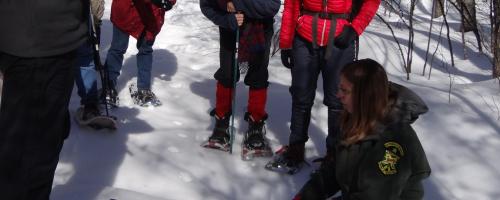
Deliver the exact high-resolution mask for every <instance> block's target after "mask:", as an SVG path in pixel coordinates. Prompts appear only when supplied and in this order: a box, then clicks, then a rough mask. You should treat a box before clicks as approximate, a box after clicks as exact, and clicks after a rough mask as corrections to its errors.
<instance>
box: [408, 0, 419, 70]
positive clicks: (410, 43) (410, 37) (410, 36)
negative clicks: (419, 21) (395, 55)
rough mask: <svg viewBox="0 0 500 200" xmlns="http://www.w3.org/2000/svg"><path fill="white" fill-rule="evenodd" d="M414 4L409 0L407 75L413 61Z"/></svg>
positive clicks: (414, 2)
mask: <svg viewBox="0 0 500 200" xmlns="http://www.w3.org/2000/svg"><path fill="white" fill-rule="evenodd" d="M416 2H417V1H416V0H411V6H410V28H409V34H408V55H407V64H406V67H407V69H408V71H407V72H408V73H411V63H412V61H413V38H414V36H415V35H414V31H413V12H414V11H415V4H416Z"/></svg>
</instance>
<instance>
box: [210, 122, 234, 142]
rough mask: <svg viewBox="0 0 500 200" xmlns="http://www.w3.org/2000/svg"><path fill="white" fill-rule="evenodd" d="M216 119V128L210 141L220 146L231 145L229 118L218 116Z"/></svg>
mask: <svg viewBox="0 0 500 200" xmlns="http://www.w3.org/2000/svg"><path fill="white" fill-rule="evenodd" d="M214 117H215V127H214V130H213V131H212V135H211V136H210V137H209V138H208V140H209V141H211V142H216V143H220V144H229V139H230V136H229V130H228V129H229V117H224V118H219V117H218V116H217V115H215V116H214Z"/></svg>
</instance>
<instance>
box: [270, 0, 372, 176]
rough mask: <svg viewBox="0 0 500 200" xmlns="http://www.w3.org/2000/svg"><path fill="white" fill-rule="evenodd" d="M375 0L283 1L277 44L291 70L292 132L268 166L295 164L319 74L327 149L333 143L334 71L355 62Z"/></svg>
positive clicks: (292, 166)
mask: <svg viewBox="0 0 500 200" xmlns="http://www.w3.org/2000/svg"><path fill="white" fill-rule="evenodd" d="M379 4H380V0H285V5H284V11H283V17H282V21H281V32H280V41H279V45H280V49H281V60H282V63H283V65H284V66H285V67H288V68H291V72H292V84H291V87H290V93H291V95H292V116H291V125H290V130H291V134H290V138H289V144H288V146H285V148H283V150H282V151H279V152H281V154H280V156H278V157H277V159H275V160H274V161H271V162H270V163H269V164H268V167H270V168H275V169H276V168H282V167H284V168H285V169H287V171H288V172H289V173H294V172H297V169H299V168H300V165H301V163H302V161H303V160H304V145H305V142H306V141H307V140H308V134H307V132H308V128H309V122H310V119H311V108H312V106H313V103H314V98H315V94H316V86H317V85H316V84H317V80H318V75H319V74H320V73H321V74H322V77H323V92H324V100H323V104H325V105H326V106H327V107H328V137H327V139H326V143H327V151H329V150H330V148H331V147H332V146H333V144H334V135H336V134H338V132H339V128H338V123H337V121H338V115H339V111H340V110H341V109H342V104H341V103H340V102H339V100H338V99H337V97H336V96H335V94H336V93H337V87H338V83H339V72H340V70H341V68H342V66H344V65H345V64H347V63H349V62H351V61H353V60H354V52H355V50H354V41H355V39H356V38H357V37H358V36H359V35H361V33H362V32H363V30H364V29H365V28H366V27H367V26H368V24H369V23H370V21H371V20H372V18H373V16H374V15H375V13H376V12H377V9H378V6H379ZM327 154H328V153H327ZM277 161H279V162H277Z"/></svg>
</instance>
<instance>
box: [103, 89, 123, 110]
mask: <svg viewBox="0 0 500 200" xmlns="http://www.w3.org/2000/svg"><path fill="white" fill-rule="evenodd" d="M99 94H100V97H99V99H100V104H101V105H104V106H107V107H108V108H110V109H111V108H117V107H118V106H119V105H120V99H119V98H118V92H116V89H115V88H110V89H109V90H103V89H101V90H99Z"/></svg>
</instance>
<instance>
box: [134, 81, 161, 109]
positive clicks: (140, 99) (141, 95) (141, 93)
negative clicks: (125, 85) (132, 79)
mask: <svg viewBox="0 0 500 200" xmlns="http://www.w3.org/2000/svg"><path fill="white" fill-rule="evenodd" d="M129 91H130V96H131V97H132V100H133V101H134V104H137V105H140V106H143V107H149V106H154V107H157V106H161V101H160V100H158V98H156V95H155V94H154V93H153V92H152V91H151V90H149V89H141V90H138V89H137V86H136V85H135V84H131V85H130V87H129Z"/></svg>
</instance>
